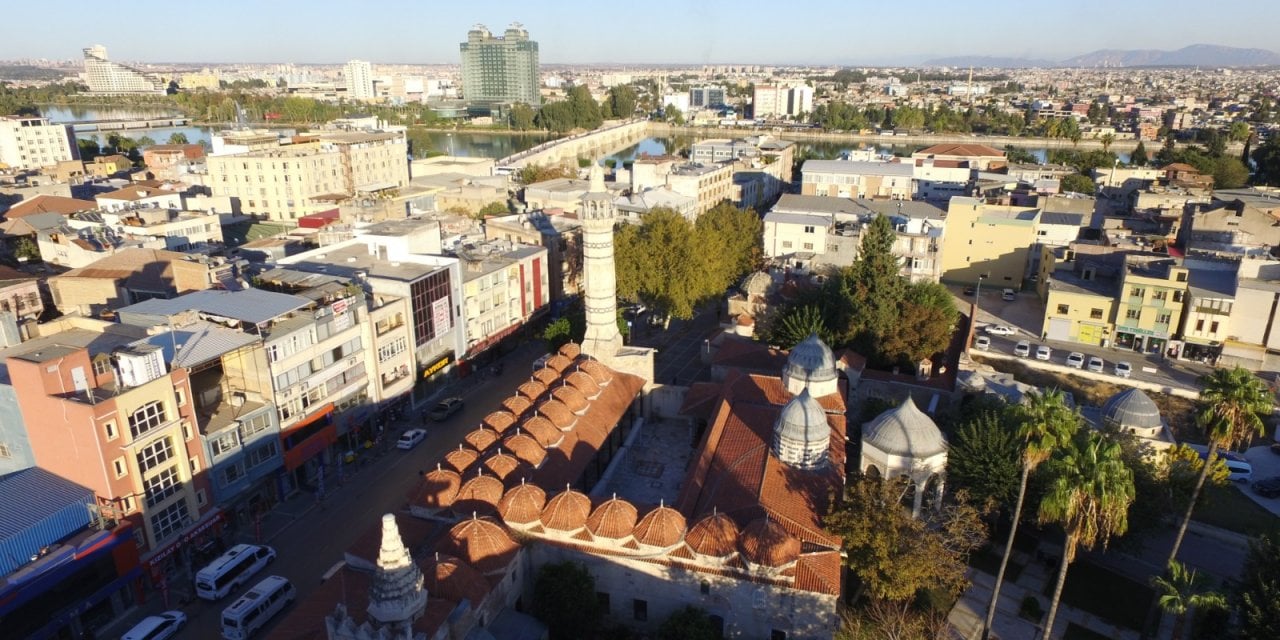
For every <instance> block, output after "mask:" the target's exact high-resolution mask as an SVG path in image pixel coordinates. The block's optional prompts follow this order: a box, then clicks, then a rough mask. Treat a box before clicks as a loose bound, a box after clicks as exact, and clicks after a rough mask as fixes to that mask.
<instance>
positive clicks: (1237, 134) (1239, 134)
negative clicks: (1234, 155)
mask: <svg viewBox="0 0 1280 640" xmlns="http://www.w3.org/2000/svg"><path fill="white" fill-rule="evenodd" d="M1252 133H1253V132H1252V131H1250V130H1249V123H1247V122H1241V121H1238V120H1237V121H1236V122H1232V123H1231V128H1229V129H1227V137H1228V138H1230V139H1231V141H1232V142H1244V141H1245V140H1248V139H1249V136H1250V135H1252Z"/></svg>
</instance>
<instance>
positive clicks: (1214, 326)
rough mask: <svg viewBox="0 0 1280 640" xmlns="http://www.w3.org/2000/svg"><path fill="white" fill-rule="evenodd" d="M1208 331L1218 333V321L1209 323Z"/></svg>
mask: <svg viewBox="0 0 1280 640" xmlns="http://www.w3.org/2000/svg"><path fill="white" fill-rule="evenodd" d="M1209 333H1218V322H1217V321H1216V320H1215V321H1213V322H1211V323H1209Z"/></svg>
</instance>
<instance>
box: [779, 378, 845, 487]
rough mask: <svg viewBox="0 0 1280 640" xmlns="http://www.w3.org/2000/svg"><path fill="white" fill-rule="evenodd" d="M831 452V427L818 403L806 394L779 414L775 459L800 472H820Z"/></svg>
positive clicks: (802, 393) (799, 396)
mask: <svg viewBox="0 0 1280 640" xmlns="http://www.w3.org/2000/svg"><path fill="white" fill-rule="evenodd" d="M830 448H831V424H830V423H828V422H827V412H826V411H825V410H824V409H823V408H822V405H820V404H818V401H817V400H815V399H814V398H813V396H811V395H809V391H808V390H807V389H806V390H803V391H801V392H800V395H798V396H796V397H794V398H792V399H791V401H790V402H788V403H787V404H786V406H784V407H783V408H782V412H781V413H779V414H778V422H777V424H775V425H774V427H773V455H775V456H777V458H778V459H779V460H781V461H782V462H784V463H786V464H788V465H791V466H793V467H796V468H798V469H819V468H822V467H824V466H826V464H827V459H828V457H829V456H828V454H829V452H830Z"/></svg>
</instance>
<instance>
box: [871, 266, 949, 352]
mask: <svg viewBox="0 0 1280 640" xmlns="http://www.w3.org/2000/svg"><path fill="white" fill-rule="evenodd" d="M898 278H899V280H903V278H901V276H898ZM959 317H960V312H959V311H957V310H956V305H955V298H954V297H952V295H951V292H949V291H947V288H946V287H944V286H942V285H941V284H938V283H936V282H911V283H906V284H905V285H904V290H903V293H902V302H901V306H899V307H898V317H897V318H896V319H895V322H894V323H893V324H892V325H891V326H890V327H889V328H886V329H884V330H882V331H880V332H879V333H880V335H881V338H880V346H879V351H880V352H881V353H882V354H884V355H886V356H888V357H889V358H892V359H894V360H895V361H897V362H898V364H899V365H901V366H910V367H913V368H914V367H915V366H916V365H917V364H918V363H920V362H921V361H922V360H927V359H929V358H932V357H933V356H934V354H937V353H940V352H943V351H946V350H947V347H948V346H949V345H950V344H951V338H952V336H953V335H954V334H955V328H956V321H957V320H958V319H959Z"/></svg>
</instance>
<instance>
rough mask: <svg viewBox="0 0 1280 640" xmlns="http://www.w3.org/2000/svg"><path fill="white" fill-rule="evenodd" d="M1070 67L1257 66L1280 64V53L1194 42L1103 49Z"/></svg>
mask: <svg viewBox="0 0 1280 640" xmlns="http://www.w3.org/2000/svg"><path fill="white" fill-rule="evenodd" d="M1061 64H1062V65H1063V66H1067V67H1253V66H1263V65H1280V54H1278V53H1276V52H1274V51H1267V50H1266V49H1240V48H1236V47H1223V46H1220V45H1213V44H1193V45H1191V46H1189V47H1183V48H1181V49H1178V50H1176V51H1160V50H1158V49H1136V50H1130V51H1125V50H1118V49H1103V50H1100V51H1094V52H1092V53H1086V54H1084V55H1082V56H1076V57H1074V58H1067V59H1066V60H1063V61H1062V63H1061Z"/></svg>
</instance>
